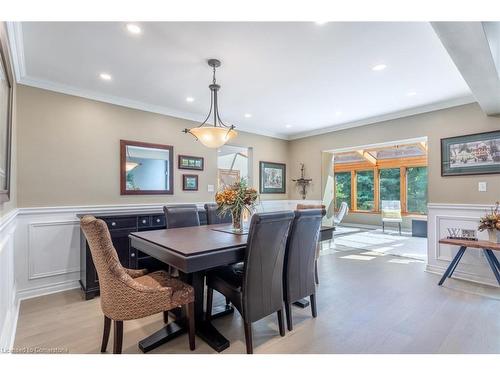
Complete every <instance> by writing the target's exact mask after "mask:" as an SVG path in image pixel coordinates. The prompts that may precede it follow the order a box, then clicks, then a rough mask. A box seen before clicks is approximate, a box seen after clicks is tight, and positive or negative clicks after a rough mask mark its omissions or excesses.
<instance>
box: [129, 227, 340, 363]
mask: <svg viewBox="0 0 500 375" xmlns="http://www.w3.org/2000/svg"><path fill="white" fill-rule="evenodd" d="M332 232H333V227H322V228H321V237H322V238H323V237H326V238H327V237H328V236H329V235H331V233H332ZM246 233H247V231H244V232H243V233H242V234H238V233H234V232H232V230H231V225H230V224H229V225H228V224H213V225H201V226H194V227H183V228H170V229H161V230H151V231H141V232H133V233H130V235H129V240H130V249H136V250H139V251H141V252H143V253H145V254H147V255H149V256H151V257H154V258H156V259H158V260H160V261H161V262H163V263H165V264H167V265H169V266H170V267H173V268H174V269H177V270H178V271H179V277H180V278H181V280H183V281H185V282H187V283H189V284H190V285H191V286H192V287H193V289H194V299H195V302H194V304H195V307H194V314H195V324H196V335H197V336H198V337H199V338H201V339H202V340H204V341H205V342H206V343H207V344H208V345H209V346H210V347H212V348H213V349H214V350H216V351H217V352H221V351H223V350H225V349H227V348H228V347H229V345H230V342H229V340H228V339H227V338H225V337H224V336H223V335H222V334H221V333H220V332H219V331H218V330H217V329H216V328H215V327H214V326H213V324H212V321H213V319H217V318H219V317H222V316H225V315H228V314H232V313H233V312H234V308H233V307H232V306H228V305H223V306H214V308H213V310H212V319H210V320H207V319H205V313H204V307H203V305H204V303H203V302H204V294H205V274H206V272H207V271H208V270H210V269H213V268H216V267H218V266H223V265H229V264H234V263H238V262H241V261H243V260H244V256H245V249H246V245H247V237H248V235H247V234H246ZM176 317H177V319H176V320H175V321H173V322H170V323H168V324H166V325H165V326H164V327H162V328H161V329H160V330H158V331H156V332H154V333H153V334H151V335H150V336H148V337H146V338H144V339H142V340H141V341H140V342H139V349H140V350H141V351H142V352H144V353H146V352H148V351H151V350H153V349H155V348H157V347H158V346H160V345H162V344H164V343H166V342H168V341H170V340H172V339H173V338H175V337H177V336H179V335H181V334H183V333H184V332H186V322H185V318H184V317H185V312H183V311H181V310H180V309H179V310H178V311H177V312H176Z"/></svg>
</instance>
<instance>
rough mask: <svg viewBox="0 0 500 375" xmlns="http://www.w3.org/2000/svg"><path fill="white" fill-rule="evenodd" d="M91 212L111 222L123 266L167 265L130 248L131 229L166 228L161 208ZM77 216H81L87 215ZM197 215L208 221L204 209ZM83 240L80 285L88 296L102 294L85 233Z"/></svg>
mask: <svg viewBox="0 0 500 375" xmlns="http://www.w3.org/2000/svg"><path fill="white" fill-rule="evenodd" d="M89 215H92V216H95V217H96V218H98V219H102V220H104V221H105V222H106V224H107V225H108V228H109V234H110V235H111V241H112V242H113V246H114V247H115V249H116V253H117V254H118V259H119V260H120V263H121V264H122V266H123V267H126V268H132V269H142V268H147V269H148V270H149V271H156V270H160V269H165V268H167V266H166V265H165V264H164V263H162V262H160V261H158V260H156V259H155V258H152V257H150V256H149V255H146V254H144V253H142V252H141V251H137V250H135V249H132V248H130V246H129V239H128V235H129V234H130V233H132V232H142V231H151V230H158V229H165V215H164V213H163V212H162V211H161V210H160V211H157V212H146V213H140V214H116V215H98V214H92V213H90V214H89ZM77 216H78V217H80V218H81V217H83V216H85V215H77ZM198 216H199V218H200V224H201V225H205V224H207V217H206V212H205V210H198ZM80 241H81V242H80V285H81V288H82V290H83V293H84V296H85V299H86V300H89V299H92V298H94V297H95V296H98V295H99V279H98V277H97V271H96V269H95V266H94V262H93V261H92V256H91V254H90V249H89V247H88V243H87V241H86V240H85V236H84V235H83V233H82V234H81V236H80Z"/></svg>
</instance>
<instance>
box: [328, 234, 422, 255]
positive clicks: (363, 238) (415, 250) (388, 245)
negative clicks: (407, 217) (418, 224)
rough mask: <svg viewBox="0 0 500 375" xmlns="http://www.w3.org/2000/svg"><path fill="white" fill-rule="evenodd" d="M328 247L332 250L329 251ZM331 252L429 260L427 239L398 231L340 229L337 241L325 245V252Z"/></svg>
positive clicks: (336, 237) (336, 236)
mask: <svg viewBox="0 0 500 375" xmlns="http://www.w3.org/2000/svg"><path fill="white" fill-rule="evenodd" d="M328 246H330V247H331V249H328ZM331 250H336V251H352V250H365V251H372V252H377V253H382V254H390V255H395V256H400V257H406V258H412V259H418V260H425V259H427V238H421V237H412V235H411V233H409V232H404V231H403V232H402V233H401V234H399V232H398V231H397V230H392V229H386V230H385V232H383V231H382V229H381V228H380V229H363V228H355V227H347V226H344V227H342V226H341V227H339V228H338V229H337V230H336V231H335V240H334V241H332V243H331V244H329V243H328V242H325V243H324V244H323V252H324V253H327V252H330V251H331Z"/></svg>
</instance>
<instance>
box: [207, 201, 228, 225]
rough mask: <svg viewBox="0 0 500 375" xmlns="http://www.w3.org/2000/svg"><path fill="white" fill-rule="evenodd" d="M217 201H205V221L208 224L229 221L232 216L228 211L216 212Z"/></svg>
mask: <svg viewBox="0 0 500 375" xmlns="http://www.w3.org/2000/svg"><path fill="white" fill-rule="evenodd" d="M217 207H219V205H218V204H217V203H205V211H206V212H207V223H208V225H210V224H225V223H231V222H232V217H231V213H230V212H226V213H225V214H223V215H219V214H218V212H217Z"/></svg>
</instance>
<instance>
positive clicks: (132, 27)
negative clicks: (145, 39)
mask: <svg viewBox="0 0 500 375" xmlns="http://www.w3.org/2000/svg"><path fill="white" fill-rule="evenodd" d="M127 30H128V31H129V33H131V34H140V33H141V32H142V30H141V28H140V27H139V26H137V25H136V24H133V23H127Z"/></svg>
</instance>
